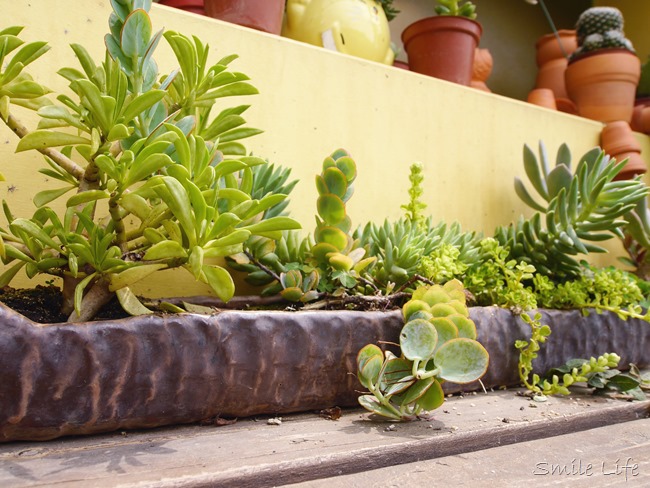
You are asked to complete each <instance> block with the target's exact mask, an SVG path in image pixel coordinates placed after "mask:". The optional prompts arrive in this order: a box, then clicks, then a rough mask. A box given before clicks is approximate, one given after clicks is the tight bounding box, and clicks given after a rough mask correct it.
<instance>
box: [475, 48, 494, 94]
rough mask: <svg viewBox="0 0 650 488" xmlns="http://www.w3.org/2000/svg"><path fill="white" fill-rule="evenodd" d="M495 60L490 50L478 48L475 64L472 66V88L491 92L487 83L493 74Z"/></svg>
mask: <svg viewBox="0 0 650 488" xmlns="http://www.w3.org/2000/svg"><path fill="white" fill-rule="evenodd" d="M493 66H494V60H493V59H492V54H491V53H490V50H489V49H481V48H478V47H477V48H476V50H475V51H474V64H473V65H472V80H471V81H470V86H471V87H472V88H476V89H478V90H483V91H487V92H491V91H492V90H490V89H489V88H488V86H487V84H486V83H485V82H486V81H487V79H488V78H489V77H490V75H491V74H492V67H493Z"/></svg>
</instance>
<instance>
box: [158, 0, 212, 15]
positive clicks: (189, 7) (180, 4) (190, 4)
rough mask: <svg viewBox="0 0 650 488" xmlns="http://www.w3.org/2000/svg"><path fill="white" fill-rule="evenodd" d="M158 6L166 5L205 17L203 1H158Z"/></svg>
mask: <svg viewBox="0 0 650 488" xmlns="http://www.w3.org/2000/svg"><path fill="white" fill-rule="evenodd" d="M158 3H159V4H160V5H167V6H168V7H174V8H177V9H180V10H185V11H186V12H191V13H193V14H199V15H205V7H204V5H203V0H160V1H159V2H158Z"/></svg>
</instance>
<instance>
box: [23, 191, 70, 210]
mask: <svg viewBox="0 0 650 488" xmlns="http://www.w3.org/2000/svg"><path fill="white" fill-rule="evenodd" d="M73 188H74V187H73V186H68V187H64V188H56V189H55V190H43V191H39V192H38V193H37V194H36V195H34V200H33V201H34V205H36V206H37V207H42V206H43V205H47V204H48V203H50V202H51V201H52V200H56V199H57V198H59V197H60V196H62V195H65V194H66V193H68V192H69V191H70V190H72V189H73Z"/></svg>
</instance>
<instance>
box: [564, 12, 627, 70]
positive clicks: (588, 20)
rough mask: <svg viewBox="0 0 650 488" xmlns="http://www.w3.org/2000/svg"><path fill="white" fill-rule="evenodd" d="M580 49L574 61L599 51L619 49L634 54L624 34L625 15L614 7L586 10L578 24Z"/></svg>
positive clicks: (574, 55) (577, 34)
mask: <svg viewBox="0 0 650 488" xmlns="http://www.w3.org/2000/svg"><path fill="white" fill-rule="evenodd" d="M576 36H577V41H578V49H577V50H576V51H575V52H574V53H573V54H572V55H571V57H572V59H575V58H576V57H578V56H580V55H581V54H584V53H587V52H591V51H596V50H598V49H608V48H619V49H627V50H628V51H631V52H634V47H633V46H632V43H631V42H630V40H629V39H627V38H626V37H625V34H624V32H623V14H622V13H621V11H620V10H618V9H617V8H614V7H592V8H589V9H587V10H585V11H584V12H583V13H582V14H581V15H580V17H578V21H577V23H576Z"/></svg>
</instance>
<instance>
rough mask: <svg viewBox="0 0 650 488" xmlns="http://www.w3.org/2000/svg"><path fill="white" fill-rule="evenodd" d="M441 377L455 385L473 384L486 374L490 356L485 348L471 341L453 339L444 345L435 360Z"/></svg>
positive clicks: (437, 352)
mask: <svg viewBox="0 0 650 488" xmlns="http://www.w3.org/2000/svg"><path fill="white" fill-rule="evenodd" d="M433 360H434V363H435V365H436V368H438V369H440V374H439V377H440V378H442V379H444V380H446V381H451V382H453V383H460V384H465V383H471V382H472V381H476V380H478V379H479V378H480V377H481V376H483V375H484V374H485V372H486V371H487V367H488V362H489V356H488V353H487V351H486V350H485V348H484V347H483V346H482V345H481V344H480V343H478V342H477V341H473V340H471V339H465V338H459V339H452V340H450V341H448V342H446V343H445V344H443V345H442V346H441V347H440V349H438V351H436V354H435V356H434V358H433Z"/></svg>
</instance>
